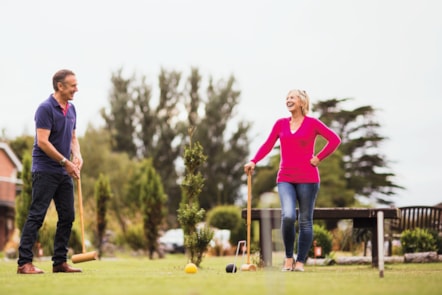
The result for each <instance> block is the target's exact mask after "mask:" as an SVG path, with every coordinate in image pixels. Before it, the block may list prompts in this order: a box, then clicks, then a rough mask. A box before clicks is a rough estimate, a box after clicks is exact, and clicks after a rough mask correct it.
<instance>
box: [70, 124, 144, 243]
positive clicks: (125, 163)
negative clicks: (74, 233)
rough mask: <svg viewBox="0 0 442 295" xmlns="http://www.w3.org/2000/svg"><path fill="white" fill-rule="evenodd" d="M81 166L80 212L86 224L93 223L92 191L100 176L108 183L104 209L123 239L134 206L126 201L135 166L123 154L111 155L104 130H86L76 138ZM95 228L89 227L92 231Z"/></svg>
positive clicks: (126, 155)
mask: <svg viewBox="0 0 442 295" xmlns="http://www.w3.org/2000/svg"><path fill="white" fill-rule="evenodd" d="M79 141H80V146H81V154H82V156H83V160H84V165H83V168H82V170H81V177H82V187H83V188H84V189H83V196H84V199H83V201H84V208H85V216H89V218H85V220H86V222H87V221H88V220H90V221H95V220H96V218H95V216H96V213H95V204H96V203H95V202H96V200H95V199H94V198H92V196H94V193H95V192H94V188H95V185H96V182H97V181H98V179H99V177H100V174H103V175H106V177H107V178H108V179H109V184H110V188H111V194H112V198H111V199H110V200H109V204H108V209H109V215H110V216H111V217H112V218H109V219H110V220H112V222H117V225H118V226H119V228H120V229H121V231H122V233H123V235H125V234H126V231H127V224H128V223H129V222H130V219H131V218H132V217H133V215H134V213H133V212H135V209H136V208H137V205H135V204H134V202H133V200H132V199H130V198H128V197H127V190H128V183H129V179H130V178H131V177H132V175H133V173H135V172H134V171H135V169H136V166H137V162H136V161H134V160H133V159H129V156H128V154H127V153H124V152H113V151H112V148H111V135H110V133H109V131H108V130H107V129H102V128H101V129H100V128H93V127H92V126H89V127H88V128H87V131H86V134H85V135H84V137H82V138H79ZM96 226H97V225H96V224H94V225H92V226H90V228H92V229H95V228H96Z"/></svg>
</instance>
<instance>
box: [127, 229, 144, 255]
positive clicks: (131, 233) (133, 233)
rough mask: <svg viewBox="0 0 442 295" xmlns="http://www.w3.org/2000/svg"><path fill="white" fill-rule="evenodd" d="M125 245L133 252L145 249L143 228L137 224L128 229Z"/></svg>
mask: <svg viewBox="0 0 442 295" xmlns="http://www.w3.org/2000/svg"><path fill="white" fill-rule="evenodd" d="M125 239H126V243H127V244H128V245H129V247H130V248H131V249H132V250H134V251H138V250H144V249H145V248H146V239H145V237H144V231H143V226H142V225H141V224H137V225H135V226H131V227H129V228H128V230H127V232H126V235H125Z"/></svg>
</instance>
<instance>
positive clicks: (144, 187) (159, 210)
mask: <svg viewBox="0 0 442 295" xmlns="http://www.w3.org/2000/svg"><path fill="white" fill-rule="evenodd" d="M129 193H130V194H131V195H132V196H133V197H135V198H136V199H137V206H138V208H139V210H140V211H141V216H142V220H143V236H144V238H145V242H146V245H145V248H146V250H147V251H148V253H149V258H150V259H152V258H153V254H154V253H155V252H158V242H157V241H158V237H159V233H158V231H159V227H160V225H161V224H162V222H163V220H164V217H165V215H166V211H165V204H166V196H165V194H164V190H163V186H162V183H161V178H160V176H159V174H158V173H157V172H156V171H155V168H154V167H153V165H152V161H151V160H150V159H146V160H143V161H142V162H141V164H140V168H139V169H138V170H137V171H136V173H135V174H134V175H133V177H132V179H131V181H130V189H129Z"/></svg>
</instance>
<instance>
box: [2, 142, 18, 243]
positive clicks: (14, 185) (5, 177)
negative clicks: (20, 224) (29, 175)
mask: <svg viewBox="0 0 442 295" xmlns="http://www.w3.org/2000/svg"><path fill="white" fill-rule="evenodd" d="M21 170H22V164H21V162H20V160H19V159H18V158H17V156H16V155H15V154H14V152H13V151H12V149H11V148H10V147H9V146H8V145H7V144H6V143H4V142H0V251H1V250H3V247H4V246H5V244H6V242H7V241H8V239H9V238H10V236H11V235H12V233H13V232H14V228H15V197H16V195H17V193H18V191H19V188H20V187H21V184H22V181H21V179H18V178H17V174H18V172H21Z"/></svg>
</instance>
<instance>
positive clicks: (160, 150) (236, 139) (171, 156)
mask: <svg viewBox="0 0 442 295" xmlns="http://www.w3.org/2000/svg"><path fill="white" fill-rule="evenodd" d="M158 78H159V79H158V81H159V90H160V91H159V97H158V103H157V105H156V106H154V105H153V104H152V103H151V102H152V88H151V87H150V86H148V85H147V84H146V81H145V78H144V77H143V78H142V79H141V83H140V84H138V82H137V81H136V79H135V78H131V79H125V78H122V77H121V70H120V71H119V72H117V73H116V74H114V75H113V79H112V83H113V84H114V86H113V91H112V92H111V97H110V102H111V106H110V108H111V109H110V111H109V113H108V114H106V113H105V112H104V111H103V112H102V115H103V118H104V119H105V121H106V124H107V126H106V128H107V129H108V130H110V131H111V138H112V142H113V143H114V142H117V143H118V142H120V141H121V142H126V141H130V142H131V143H134V144H135V147H136V152H135V154H136V155H137V157H140V158H152V160H153V165H154V167H155V169H156V171H158V173H159V174H160V175H161V179H162V181H163V186H164V190H165V192H166V194H167V197H168V209H169V212H170V213H171V214H174V213H175V212H176V210H177V209H178V207H179V203H180V200H181V190H180V187H179V185H178V183H179V178H180V174H181V173H180V172H181V171H179V170H178V169H179V168H180V166H179V165H177V163H178V164H179V163H180V160H182V159H181V157H180V156H181V154H182V152H183V146H184V144H183V142H184V138H185V135H186V132H187V129H188V128H189V127H192V128H193V127H197V128H196V130H197V131H196V133H195V138H196V139H197V140H198V141H199V142H200V143H201V144H202V146H203V147H204V149H205V150H206V151H207V154H208V156H209V161H210V162H209V163H207V165H206V166H205V167H204V168H203V174H204V175H205V176H206V179H207V181H208V185H207V186H206V187H205V188H204V190H205V191H204V192H203V194H202V196H201V205H202V207H204V208H211V207H212V206H214V205H216V204H233V202H234V201H235V200H236V199H238V198H239V197H240V195H239V190H240V188H241V187H242V185H243V180H244V179H242V178H243V177H244V175H243V173H242V167H241V166H242V163H243V162H244V160H245V157H246V156H247V155H248V146H249V140H248V137H247V132H248V130H249V129H250V124H249V123H246V122H244V121H239V122H235V123H234V122H233V119H234V109H235V107H236V105H237V104H238V102H239V94H240V92H239V91H237V90H234V84H235V79H234V77H233V76H232V77H230V79H228V81H227V82H224V81H220V82H219V83H218V84H216V85H215V84H214V83H213V81H212V79H210V82H209V86H208V89H207V96H208V98H207V99H206V100H205V105H204V106H201V105H200V104H201V102H202V101H203V99H202V98H201V96H200V94H199V92H200V89H199V88H200V85H201V81H202V78H201V75H200V74H199V71H198V69H196V68H192V69H191V75H190V77H189V79H188V80H186V83H184V84H181V82H180V81H181V78H182V74H181V73H180V72H177V71H166V70H164V69H162V70H161V73H160V75H159V77H158ZM183 86H184V90H183V89H182V87H183ZM120 109H121V110H120ZM203 109H204V111H205V112H204V113H203ZM185 110H187V118H186V117H185V116H183V115H182V114H183V111H185ZM120 113H121V114H120ZM200 113H203V114H201V117H199V115H200ZM129 117H130V118H129ZM123 118H126V120H123ZM186 120H187V121H186ZM121 122H124V124H122V123H121ZM126 124H131V128H126ZM230 125H232V126H230ZM134 130H135V132H134ZM119 133H123V134H120V135H118V136H116V135H117V134H119ZM123 138H124V140H123V141H122V140H121V139H123ZM116 146H120V147H123V144H120V145H116V144H113V147H114V148H113V150H114V151H123V150H124V151H126V152H127V153H128V154H129V155H130V156H131V155H133V154H134V153H133V152H132V144H131V145H127V146H126V149H123V148H121V149H115V147H116ZM177 166H178V167H179V168H177Z"/></svg>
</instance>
